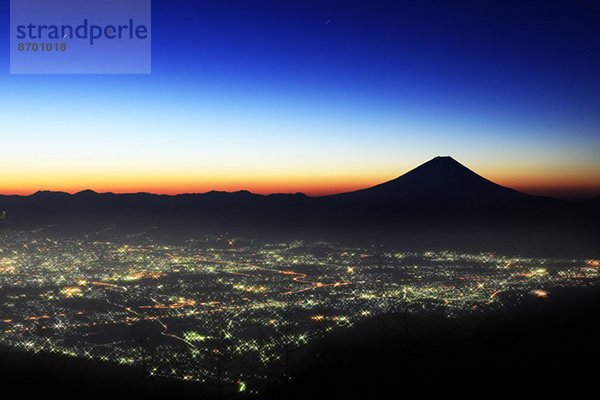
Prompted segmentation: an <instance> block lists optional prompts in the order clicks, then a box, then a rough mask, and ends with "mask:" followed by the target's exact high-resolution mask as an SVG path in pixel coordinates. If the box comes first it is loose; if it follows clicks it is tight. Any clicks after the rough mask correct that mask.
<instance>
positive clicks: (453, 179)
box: [331, 156, 542, 207]
mask: <svg viewBox="0 0 600 400" xmlns="http://www.w3.org/2000/svg"><path fill="white" fill-rule="evenodd" d="M331 197H337V198H340V199H349V200H353V201H393V202H396V203H398V204H415V205H416V204H418V205H420V206H424V205H434V206H438V207H446V206H451V205H469V204H472V205H502V204H504V205H509V204H522V203H524V202H532V201H535V200H538V201H539V200H541V199H542V198H541V197H538V196H531V195H527V194H525V193H521V192H518V191H516V190H513V189H510V188H507V187H504V186H500V185H498V184H496V183H494V182H491V181H489V180H487V179H485V178H483V177H482V176H480V175H478V174H476V173H475V172H473V171H471V170H470V169H468V168H467V167H465V166H464V165H462V164H461V163H459V162H458V161H456V160H454V159H453V158H452V157H447V156H446V157H441V156H439V157H435V158H433V159H432V160H430V161H427V162H426V163H424V164H422V165H420V166H418V167H416V168H415V169H413V170H411V171H409V172H407V173H406V174H404V175H402V176H400V177H398V178H396V179H393V180H391V181H388V182H385V183H382V184H379V185H376V186H373V187H370V188H367V189H362V190H357V191H354V192H348V193H342V194H338V195H334V196H331Z"/></svg>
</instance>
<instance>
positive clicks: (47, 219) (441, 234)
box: [0, 157, 600, 251]
mask: <svg viewBox="0 0 600 400" xmlns="http://www.w3.org/2000/svg"><path fill="white" fill-rule="evenodd" d="M0 212H2V215H3V218H2V220H1V221H0V230H38V229H41V231H42V232H44V233H43V234H48V235H50V234H53V233H55V234H57V235H64V234H67V235H72V236H76V235H89V234H93V233H98V232H110V234H133V233H135V232H141V231H144V232H150V231H151V232H160V235H162V236H161V237H170V238H174V237H178V238H181V239H184V238H186V237H193V236H195V235H199V234H205V233H206V234H212V233H219V234H220V233H223V232H229V233H231V234H234V235H239V236H245V237H264V238H268V239H269V240H272V239H274V238H275V239H276V240H279V239H283V238H285V237H288V238H307V239H311V240H312V239H319V240H320V239H325V240H346V239H348V240H354V239H358V238H366V239H365V240H367V239H368V240H370V241H371V242H377V243H382V242H383V240H386V241H388V242H391V243H393V244H394V245H395V244H397V243H404V244H405V245H406V246H416V245H418V246H429V245H433V244H435V245H436V246H439V247H444V246H455V247H457V246H458V247H465V246H470V247H474V246H475V245H476V244H477V246H479V245H481V246H482V247H484V246H487V247H488V248H490V247H492V248H494V247H497V246H498V243H499V242H500V241H501V240H504V241H505V242H507V243H508V242H511V243H513V244H515V246H517V247H515V248H517V249H518V250H519V251H521V250H522V247H523V246H524V247H523V248H525V250H527V249H528V248H532V247H533V246H534V245H535V246H538V247H540V248H542V247H543V248H544V249H547V248H551V249H561V248H564V249H569V248H572V249H579V248H581V247H582V246H583V247H585V248H586V249H593V250H594V251H595V250H596V249H598V245H597V243H600V238H598V231H597V228H596V227H597V226H598V225H600V202H599V201H598V199H590V200H588V201H583V202H575V201H564V200H558V199H553V198H549V197H540V196H532V195H528V194H524V193H521V192H518V191H516V190H513V189H510V188H507V187H503V186H500V185H498V184H496V183H494V182H491V181H489V180H487V179H485V178H483V177H482V176H480V175H478V174H476V173H475V172H473V171H471V170H470V169H468V168H467V167H465V166H463V165H462V164H460V163H459V162H457V161H455V160H454V159H453V158H451V157H435V158H433V159H432V160H430V161H428V162H426V163H424V164H422V165H420V166H418V167H417V168H415V169H413V170H411V171H409V172H407V173H405V174H404V175H402V176H400V177H398V178H396V179H393V180H391V181H388V182H385V183H382V184H379V185H376V186H373V187H370V188H367V189H362V190H357V191H353V192H347V193H341V194H336V195H330V196H321V197H311V196H306V195H304V194H302V193H295V194H271V195H260V194H255V193H251V192H248V191H245V190H241V191H237V192H218V191H211V192H207V193H196V194H194V193H192V194H180V195H175V196H170V195H157V194H151V193H130V194H115V193H96V192H94V191H92V190H84V191H82V192H78V193H76V194H69V193H64V192H49V191H39V192H36V193H34V194H32V195H30V196H15V195H12V196H6V195H0ZM500 238H502V239H500ZM532 242H535V243H533V244H531V243H532ZM528 243H529V244H528ZM519 246H520V247H519Z"/></svg>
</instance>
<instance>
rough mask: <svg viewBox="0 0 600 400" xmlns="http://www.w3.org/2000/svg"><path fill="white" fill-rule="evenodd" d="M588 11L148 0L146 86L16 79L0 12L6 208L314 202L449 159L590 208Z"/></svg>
mask: <svg viewBox="0 0 600 400" xmlns="http://www.w3.org/2000/svg"><path fill="white" fill-rule="evenodd" d="M523 3H526V4H523ZM591 3H594V2H572V1H571V2H567V1H565V2H556V3H554V2H550V1H543V2H539V3H538V2H507V1H484V0H480V1H461V2H452V1H423V0H421V1H376V0H369V1H339V2H338V1H323V0H321V1H306V0H303V1H251V0H243V1H227V0H218V1H217V0H214V1H208V0H207V1H190V0H186V1H183V0H154V1H153V4H152V74H150V75H10V74H9V52H8V48H9V36H8V30H9V6H8V2H7V1H5V2H3V3H2V5H1V9H0V13H1V15H0V24H1V25H2V30H3V31H4V32H5V34H3V35H0V47H3V48H4V49H5V51H3V52H1V53H0V121H1V126H0V132H1V134H0V135H1V136H0V138H1V140H2V141H1V147H2V157H1V158H0V177H1V179H0V193H6V194H11V193H19V194H29V193H33V192H35V191H36V190H40V189H46V190H64V191H68V192H76V191H79V190H83V189H86V188H90V189H93V190H96V191H102V192H103V191H113V192H137V191H148V192H155V193H181V192H204V191H208V190H211V189H217V190H240V189H248V190H251V191H253V192H258V193H272V192H299V191H302V192H305V193H307V194H325V193H333V192H339V191H345V190H351V189H357V188H362V187H367V186H371V185H373V184H377V183H380V182H383V181H386V180H389V179H393V178H395V177H397V176H399V175H401V174H403V173H405V172H407V171H408V170H409V169H412V168H413V167H415V166H417V165H419V164H421V163H423V162H425V161H427V160H429V159H430V158H433V157H434V156H437V155H450V156H452V157H454V158H455V159H457V160H458V161H460V162H461V163H463V164H465V165H466V166H468V167H469V168H471V169H473V170H475V171H476V172H478V173H479V174H481V175H483V176H484V177H486V178H488V179H491V180H493V181H495V182H497V183H500V184H502V185H505V186H510V187H513V188H516V189H519V190H523V191H526V192H529V193H535V194H551V195H557V196H591V195H600V157H599V155H600V3H598V2H596V5H595V6H594V5H590V4H591Z"/></svg>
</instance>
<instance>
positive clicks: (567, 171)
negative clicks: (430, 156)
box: [0, 163, 600, 197]
mask: <svg viewBox="0 0 600 400" xmlns="http://www.w3.org/2000/svg"><path fill="white" fill-rule="evenodd" d="M474 164H475V165H469V163H465V165H466V166H467V167H470V168H471V169H472V170H473V171H475V172H477V173H480V174H481V175H482V176H483V177H485V178H487V179H489V180H491V181H493V182H495V183H498V184H499V185H502V186H506V187H510V188H513V189H516V190H519V191H522V192H525V193H529V194H536V195H547V196H555V197H593V196H598V195H600V171H596V170H595V169H592V168H586V169H577V168H559V167H560V166H553V167H546V168H544V167H543V166H542V167H540V166H538V167H537V168H533V167H531V166H523V167H521V168H516V167H502V166H496V167H494V168H490V167H489V165H486V164H483V165H477V163H474ZM412 167H414V166H399V165H376V164H375V163H373V164H370V165H368V166H367V168H363V167H361V168H359V167H357V168H355V169H354V170H352V169H344V168H342V167H341V166H336V167H335V168H334V167H333V166H332V167H331V168H329V169H327V168H325V167H323V168H321V166H319V168H316V167H314V168H312V169H305V170H303V171H297V170H294V169H291V168H281V169H278V170H277V169H269V168H260V169H259V168H253V167H252V166H249V167H248V169H247V170H240V169H239V168H235V169H232V170H229V171H223V170H218V171H216V170H214V169H213V170H205V171H202V172H199V171H198V169H197V168H196V169H194V168H190V169H189V170H188V171H185V169H181V168H171V169H170V170H158V169H157V170H154V171H153V170H148V169H143V168H139V169H137V170H134V169H123V170H117V169H116V168H113V169H109V170H101V169H98V168H89V169H85V168H83V169H81V170H76V169H73V168H58V169H55V170H46V171H43V170H39V169H31V170H25V171H23V170H21V171H19V172H18V173H14V174H10V175H8V176H5V177H3V180H2V181H0V193H2V194H16V195H30V194H32V193H35V192H36V191H38V190H51V191H63V192H68V193H76V192H80V191H82V190H86V189H91V190H94V191H96V192H99V193H105V192H112V193H137V192H147V193H156V194H168V195H175V194H181V193H205V192H209V191H211V190H217V191H227V192H234V191H239V190H248V191H250V192H252V193H258V194H271V193H299V192H300V193H304V194H306V195H309V196H320V195H327V194H335V193H343V192H348V191H353V190H358V189H364V188H368V187H371V186H374V185H377V184H380V183H383V182H386V181H389V180H391V179H395V178H397V177H398V176H400V175H402V174H404V173H406V172H408V171H409V170H411V169H412ZM182 171H185V172H182ZM320 171H324V172H320ZM390 171H392V172H390Z"/></svg>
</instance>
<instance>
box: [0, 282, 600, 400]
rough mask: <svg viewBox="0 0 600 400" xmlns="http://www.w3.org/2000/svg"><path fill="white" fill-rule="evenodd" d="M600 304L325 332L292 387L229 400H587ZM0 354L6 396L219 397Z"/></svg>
mask: <svg viewBox="0 0 600 400" xmlns="http://www.w3.org/2000/svg"><path fill="white" fill-rule="evenodd" d="M599 305H600V291H599V290H598V288H588V289H576V290H571V289H556V290H553V291H550V297H548V298H534V297H531V298H529V299H526V300H525V303H524V304H521V305H519V306H513V307H507V308H504V309H502V310H500V311H497V312H491V313H481V314H474V315H472V316H469V317H462V318H456V319H450V318H447V317H445V316H444V315H443V314H436V313H432V314H426V315H425V314H410V315H406V314H403V313H398V314H389V315H384V316H379V317H373V318H371V319H368V320H365V321H363V322H361V323H359V324H357V325H355V326H354V327H352V328H349V329H344V330H339V331H334V332H332V333H328V334H324V335H323V336H322V337H321V338H320V339H319V340H317V342H315V343H313V344H312V345H310V346H309V347H310V348H309V349H308V351H307V352H306V356H305V357H304V358H303V359H302V361H300V362H296V363H294V364H293V365H292V367H291V376H292V379H291V380H290V381H287V382H286V381H285V380H282V379H277V378H276V377H274V378H273V379H272V381H271V384H269V385H267V386H264V382H263V383H261V386H262V387H263V388H264V390H263V391H262V392H261V393H259V394H258V395H256V394H254V395H253V394H251V393H249V392H247V391H246V392H243V393H240V392H239V391H238V390H237V386H231V387H225V388H224V390H223V392H222V396H221V398H227V399H245V398H252V399H257V400H263V399H265V400H266V399H282V398H285V399H307V398H310V399H327V400H332V399H349V398H385V399H387V398H398V397H408V396H419V397H423V396H425V397H431V396H441V397H444V398H446V397H449V396H460V397H461V398H481V397H482V396H486V395H488V394H490V393H493V394H494V395H496V396H499V395H500V396H511V397H512V396H514V395H515V394H518V395H519V396H525V395H527V396H533V397H536V398H541V397H546V396H552V397H555V396H562V397H564V398H578V397H581V396H582V395H583V394H586V393H589V392H590V391H592V392H593V391H594V390H595V384H596V383H595V382H596V378H597V373H598V368H597V367H596V365H595V364H596V361H597V360H598V357H599V356H600V346H598V345H597V340H598V337H599V335H600V326H599V324H598V320H597V318H596V314H597V310H598V306H599ZM0 350H2V351H0V385H1V386H2V390H3V394H4V395H7V398H16V396H17V395H18V396H19V397H21V398H55V397H59V398H62V399H75V398H77V399H79V398H86V399H131V398H136V399H159V398H169V399H174V400H175V399H198V398H202V399H208V400H210V399H217V398H219V396H218V393H217V392H216V391H215V390H214V387H211V386H210V385H209V384H202V383H198V384H195V383H189V382H181V381H170V380H164V379H156V378H150V377H147V376H146V377H145V376H144V374H143V373H142V370H141V369H139V368H132V367H120V366H113V365H110V364H107V363H99V362H94V361H90V360H79V359H73V358H65V357H61V356H56V355H46V354H29V353H21V352H14V351H12V350H10V349H7V348H1V349H0ZM248 385H249V386H250V387H252V385H254V382H248ZM11 396H14V397H11Z"/></svg>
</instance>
